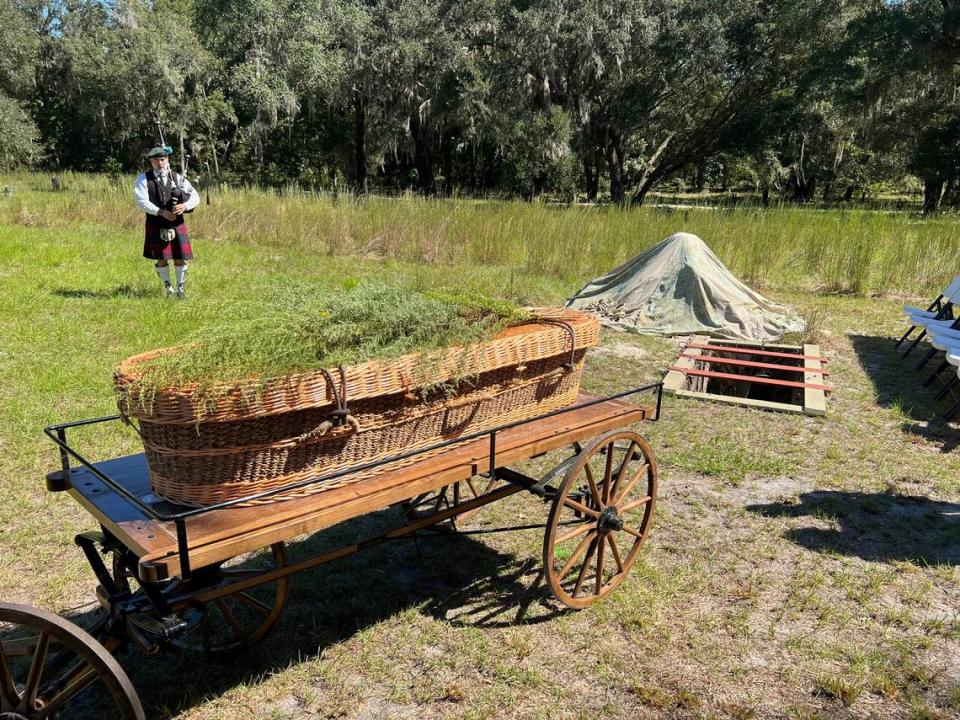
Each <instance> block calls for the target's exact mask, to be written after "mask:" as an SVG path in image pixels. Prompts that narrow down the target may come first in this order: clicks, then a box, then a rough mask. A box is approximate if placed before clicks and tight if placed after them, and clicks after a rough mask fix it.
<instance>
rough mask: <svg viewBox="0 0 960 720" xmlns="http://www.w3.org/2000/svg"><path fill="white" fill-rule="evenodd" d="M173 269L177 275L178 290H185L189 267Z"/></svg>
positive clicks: (180, 266)
mask: <svg viewBox="0 0 960 720" xmlns="http://www.w3.org/2000/svg"><path fill="white" fill-rule="evenodd" d="M173 269H174V270H175V271H176V273H177V289H178V290H183V288H184V286H185V285H186V284H187V266H186V265H174V266H173Z"/></svg>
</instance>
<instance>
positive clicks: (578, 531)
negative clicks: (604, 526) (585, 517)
mask: <svg viewBox="0 0 960 720" xmlns="http://www.w3.org/2000/svg"><path fill="white" fill-rule="evenodd" d="M595 527H596V525H594V524H593V523H589V522H585V523H580V524H579V525H577V527H575V528H574V529H573V530H571V531H570V532H566V533H564V534H563V535H557V540H556V543H557V545H561V544H562V543H565V542H567V541H568V540H573V539H574V538H575V537H580V536H581V535H583V534H584V533H585V532H589V531H590V530H593V529H594V528H595Z"/></svg>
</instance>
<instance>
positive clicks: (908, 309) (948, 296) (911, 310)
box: [894, 275, 960, 365]
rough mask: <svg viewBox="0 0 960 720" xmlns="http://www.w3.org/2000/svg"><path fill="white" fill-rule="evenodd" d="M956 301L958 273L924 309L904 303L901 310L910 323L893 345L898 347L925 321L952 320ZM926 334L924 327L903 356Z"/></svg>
mask: <svg viewBox="0 0 960 720" xmlns="http://www.w3.org/2000/svg"><path fill="white" fill-rule="evenodd" d="M958 302H960V275H957V276H956V277H955V278H954V279H953V281H952V282H951V283H950V284H949V285H948V286H947V287H946V289H944V291H943V292H942V293H940V295H938V296H937V298H936V299H935V300H934V301H933V302H932V303H930V305H929V307H927V309H926V310H924V309H922V308H918V307H915V306H913V305H905V306H904V308H903V312H904V314H906V316H907V319H908V320H909V322H910V323H911V324H910V327H909V328H907V331H906V332H905V333H904V334H903V335H902V336H901V337H900V339H899V340H897V343H896V345H894V347H900V345H902V344H903V342H904V341H905V340H906V339H907V338H908V337H909V336H910V333H912V332H913V331H914V330H916V329H917V328H918V327H924V326H925V323H926V322H927V321H940V320H947V321H949V322H953V321H954V313H953V308H954V305H955V304H957V303H958ZM926 334H927V330H926V328H925V327H924V329H923V330H922V331H921V333H920V334H919V335H917V337H915V338H914V340H913V342H912V343H910V347H908V348H907V351H906V352H905V353H904V354H903V356H904V357H906V356H907V355H909V354H910V351H911V350H913V349H914V348H915V347H916V346H917V344H918V343H919V342H920V341H921V340H922V339H923V336H924V335H926ZM924 362H926V361H924ZM921 365H922V363H921Z"/></svg>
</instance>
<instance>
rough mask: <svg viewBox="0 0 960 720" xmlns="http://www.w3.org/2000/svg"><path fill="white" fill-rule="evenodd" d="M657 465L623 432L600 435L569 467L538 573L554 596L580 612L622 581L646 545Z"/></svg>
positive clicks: (647, 451)
mask: <svg viewBox="0 0 960 720" xmlns="http://www.w3.org/2000/svg"><path fill="white" fill-rule="evenodd" d="M656 499H657V464H656V461H655V460H654V457H653V452H652V451H651V449H650V446H649V445H648V444H647V441H646V440H644V439H643V437H641V436H640V435H638V434H637V433H635V432H632V431H629V430H618V431H615V432H612V433H608V434H607V435H603V436H601V437H600V438H598V439H597V440H595V441H594V442H593V443H591V444H590V445H588V446H587V447H585V448H584V449H583V451H582V452H581V453H580V454H579V455H578V456H577V458H576V459H575V460H574V461H573V462H572V463H571V464H570V465H569V468H568V469H567V471H566V473H565V475H564V476H563V480H562V481H561V482H560V485H559V487H557V492H556V495H555V497H554V500H553V506H552V507H551V509H550V519H549V520H548V522H547V532H546V535H545V537H544V542H543V567H544V575H545V577H546V580H547V584H548V585H549V587H550V589H551V590H552V591H553V594H554V595H555V596H556V598H557V599H558V600H559V601H560V602H562V603H563V604H564V605H566V606H568V607H571V608H584V607H587V606H588V605H590V604H592V603H594V602H596V601H597V600H599V599H600V598H603V597H606V596H607V595H609V594H610V593H611V592H613V590H614V589H615V588H616V587H617V586H618V585H620V583H621V582H623V579H624V578H625V577H626V576H627V573H629V572H630V568H632V567H633V564H634V563H635V562H636V560H637V555H638V554H639V553H640V548H641V547H642V546H643V542H644V540H645V539H646V536H647V531H648V529H649V527H650V519H651V517H652V516H653V510H654V506H655V505H656Z"/></svg>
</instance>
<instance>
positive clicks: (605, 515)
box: [597, 505, 623, 533]
mask: <svg viewBox="0 0 960 720" xmlns="http://www.w3.org/2000/svg"><path fill="white" fill-rule="evenodd" d="M611 530H613V531H614V532H616V531H619V530H623V518H622V517H620V516H619V515H617V509H616V508H615V507H614V506H613V505H607V507H605V508H604V509H603V512H601V513H600V518H599V519H598V520H597V532H599V533H605V532H610V531H611Z"/></svg>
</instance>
